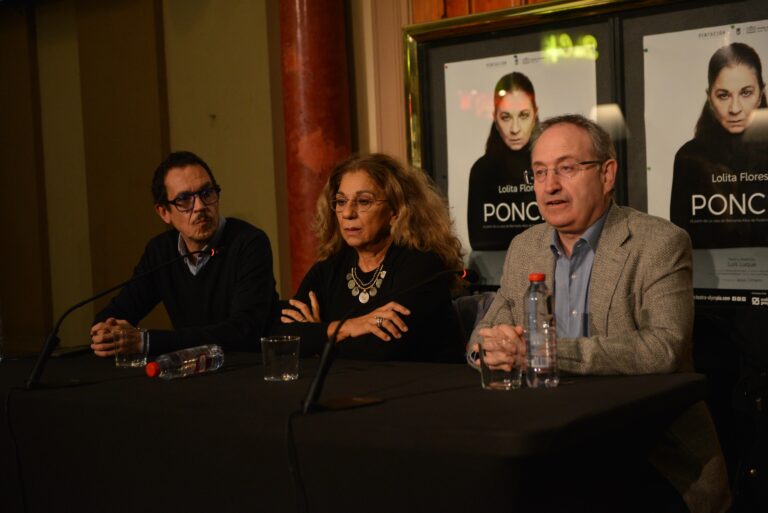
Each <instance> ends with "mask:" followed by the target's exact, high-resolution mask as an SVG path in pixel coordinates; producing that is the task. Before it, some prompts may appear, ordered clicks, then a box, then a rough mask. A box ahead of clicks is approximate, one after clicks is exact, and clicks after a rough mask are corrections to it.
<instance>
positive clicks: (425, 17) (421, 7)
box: [411, 0, 445, 23]
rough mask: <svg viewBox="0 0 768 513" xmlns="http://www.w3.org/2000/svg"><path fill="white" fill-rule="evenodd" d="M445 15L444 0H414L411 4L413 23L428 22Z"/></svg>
mask: <svg viewBox="0 0 768 513" xmlns="http://www.w3.org/2000/svg"><path fill="white" fill-rule="evenodd" d="M444 17H445V4H444V3H443V0H413V3H412V4H411V23H426V22H428V21H437V20H441V19H443V18H444Z"/></svg>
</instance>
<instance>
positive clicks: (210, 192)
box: [166, 186, 221, 213]
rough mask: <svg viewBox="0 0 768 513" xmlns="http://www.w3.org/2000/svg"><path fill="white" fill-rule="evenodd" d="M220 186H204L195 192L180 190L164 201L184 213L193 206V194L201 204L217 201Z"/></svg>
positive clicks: (211, 203) (210, 203)
mask: <svg viewBox="0 0 768 513" xmlns="http://www.w3.org/2000/svg"><path fill="white" fill-rule="evenodd" d="M220 193H221V187H218V186H217V187H206V188H204V189H200V190H199V191H197V192H182V193H181V194H179V195H178V196H176V198H175V199H172V200H168V201H166V203H168V204H170V205H173V206H174V207H176V210H178V211H179V212H181V213H186V212H189V211H190V210H192V209H193V208H195V196H197V197H198V198H200V201H202V202H203V205H213V204H214V203H216V202H217V201H219V195H220Z"/></svg>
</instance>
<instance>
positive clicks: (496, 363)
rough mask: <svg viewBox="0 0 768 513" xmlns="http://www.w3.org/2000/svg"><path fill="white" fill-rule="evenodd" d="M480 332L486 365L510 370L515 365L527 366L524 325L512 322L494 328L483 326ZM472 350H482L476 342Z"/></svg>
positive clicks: (496, 368)
mask: <svg viewBox="0 0 768 513" xmlns="http://www.w3.org/2000/svg"><path fill="white" fill-rule="evenodd" d="M478 334H479V335H480V336H481V337H483V342H482V351H483V354H482V359H483V362H484V363H485V365H486V366H488V367H490V368H491V369H494V370H503V371H506V372H509V371H511V370H512V368H513V367H515V366H519V367H520V368H525V366H526V361H525V342H524V340H523V327H522V326H512V325H511V324H497V325H496V326H494V327H492V328H482V329H481V330H480V331H478ZM470 350H472V351H477V352H479V351H480V348H478V347H477V344H475V345H474V346H473V347H471V348H470Z"/></svg>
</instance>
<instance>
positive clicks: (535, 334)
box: [524, 273, 560, 388]
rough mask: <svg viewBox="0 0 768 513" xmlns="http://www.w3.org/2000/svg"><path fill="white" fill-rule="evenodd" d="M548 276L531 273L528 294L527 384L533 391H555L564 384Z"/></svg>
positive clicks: (526, 323) (526, 330) (526, 326)
mask: <svg viewBox="0 0 768 513" xmlns="http://www.w3.org/2000/svg"><path fill="white" fill-rule="evenodd" d="M544 278H545V275H544V274H542V273H531V274H530V275H528V281H529V282H530V283H531V284H530V286H529V287H528V292H526V294H525V326H524V328H525V349H526V353H527V354H526V357H527V364H528V365H527V369H526V383H527V384H528V386H529V387H532V388H553V387H556V386H557V385H558V383H560V375H559V373H558V371H557V331H556V330H555V316H554V308H553V305H552V294H550V293H549V289H548V288H547V285H546V283H544Z"/></svg>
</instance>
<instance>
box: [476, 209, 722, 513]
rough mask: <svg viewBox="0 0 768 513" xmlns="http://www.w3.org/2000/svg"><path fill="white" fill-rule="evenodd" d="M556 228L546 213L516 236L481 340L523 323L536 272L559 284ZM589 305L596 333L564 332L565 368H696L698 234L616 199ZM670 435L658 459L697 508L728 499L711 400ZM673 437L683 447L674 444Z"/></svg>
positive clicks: (561, 356) (561, 360) (561, 354)
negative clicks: (570, 335)
mask: <svg viewBox="0 0 768 513" xmlns="http://www.w3.org/2000/svg"><path fill="white" fill-rule="evenodd" d="M553 232H554V229H553V228H552V227H551V226H549V225H547V224H546V223H544V224H540V225H537V226H534V227H532V228H529V229H528V230H526V231H525V232H523V233H521V234H520V235H518V236H517V237H515V238H514V239H513V240H512V242H511V244H510V245H509V249H508V251H507V256H506V260H505V262H504V269H503V275H502V278H501V288H500V289H499V291H498V293H497V294H496V298H495V299H494V302H493V304H492V305H491V307H490V309H489V310H488V313H487V314H486V315H485V317H484V318H483V320H482V321H480V322H479V323H478V325H477V326H476V328H475V330H474V331H473V333H472V337H471V340H470V344H473V343H475V342H478V341H479V339H480V337H479V335H478V333H477V331H478V330H479V329H481V328H483V327H488V326H493V325H495V324H513V325H516V324H522V321H523V319H524V311H523V308H524V302H523V297H524V294H525V291H526V289H527V287H528V274H530V273H532V272H543V273H546V281H547V286H548V287H549V288H550V290H554V289H553V283H552V279H553V277H554V271H555V257H554V255H553V253H552V251H551V249H550V244H551V242H552V240H553ZM589 315H590V316H589V333H590V336H589V337H581V338H577V339H559V340H558V341H557V344H558V347H557V352H558V366H559V368H560V369H561V370H564V371H568V372H572V373H576V374H654V373H669V372H685V371H688V372H690V371H692V370H693V358H692V347H693V343H692V340H691V335H692V332H693V284H692V267H691V241H690V238H689V237H688V234H687V233H686V232H685V231H683V230H682V229H680V228H678V227H677V226H675V225H673V224H672V223H670V222H668V221H666V220H664V219H660V218H658V217H653V216H650V215H647V214H644V213H642V212H638V211H637V210H634V209H631V208H627V207H620V206H618V205H615V204H613V205H611V207H610V210H609V212H608V216H607V218H606V221H605V225H604V226H603V231H602V234H601V235H600V241H599V242H598V245H597V250H596V251H595V260H594V263H593V265H592V277H591V279H590V284H589ZM670 440H674V442H670ZM660 445H663V447H660V448H658V450H657V451H655V453H654V455H652V462H653V463H654V464H656V466H657V467H658V468H659V470H660V471H661V472H662V474H664V475H665V476H666V477H667V478H668V479H669V480H670V481H671V482H672V484H673V485H675V487H676V488H677V489H678V491H680V493H681V495H682V496H683V498H684V500H685V501H686V503H687V504H688V507H689V508H690V509H691V511H694V512H698V511H722V510H724V509H726V508H727V506H728V503H729V502H730V499H729V494H728V481H727V475H726V473H725V463H724V460H723V457H722V452H721V450H720V446H719V443H718V441H717V435H716V433H715V431H714V425H713V424H712V420H711V418H710V417H709V413H708V411H707V409H706V406H705V405H704V404H703V403H701V404H698V405H696V406H694V407H693V408H691V409H690V410H688V411H687V412H685V413H684V414H683V415H682V416H681V417H680V419H678V420H677V421H676V422H675V423H674V424H673V426H671V427H670V429H669V431H668V432H667V436H666V439H665V441H663V443H662V444H660ZM670 445H672V446H674V450H672V451H670V450H669V446H670ZM692 469H693V470H692Z"/></svg>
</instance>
